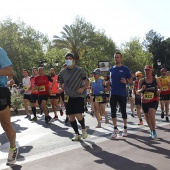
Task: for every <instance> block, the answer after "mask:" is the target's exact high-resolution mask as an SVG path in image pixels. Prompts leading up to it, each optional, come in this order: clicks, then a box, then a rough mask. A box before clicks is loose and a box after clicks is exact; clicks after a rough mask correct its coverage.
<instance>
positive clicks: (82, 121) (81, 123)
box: [79, 117, 86, 129]
mask: <svg viewBox="0 0 170 170" xmlns="http://www.w3.org/2000/svg"><path fill="white" fill-rule="evenodd" d="M79 123H80V125H81V127H82V129H85V128H86V127H85V121H84V117H83V119H82V120H79Z"/></svg>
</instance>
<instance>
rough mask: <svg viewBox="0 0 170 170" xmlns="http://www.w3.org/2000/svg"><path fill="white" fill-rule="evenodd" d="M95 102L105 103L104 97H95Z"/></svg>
mask: <svg viewBox="0 0 170 170" xmlns="http://www.w3.org/2000/svg"><path fill="white" fill-rule="evenodd" d="M94 102H103V97H102V96H95V98H94Z"/></svg>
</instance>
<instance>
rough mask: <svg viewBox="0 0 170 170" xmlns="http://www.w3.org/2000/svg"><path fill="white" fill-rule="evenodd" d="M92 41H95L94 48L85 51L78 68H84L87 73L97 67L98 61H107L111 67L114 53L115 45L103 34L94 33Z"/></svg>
mask: <svg viewBox="0 0 170 170" xmlns="http://www.w3.org/2000/svg"><path fill="white" fill-rule="evenodd" d="M93 39H95V43H94V44H95V47H88V48H87V49H86V53H85V54H84V56H83V58H82V59H81V63H80V66H82V67H83V68H85V70H87V72H88V73H90V72H91V71H93V70H94V69H95V68H97V67H98V62H99V61H109V62H110V66H111V65H113V64H114V60H113V56H114V53H115V51H116V45H115V43H114V42H113V40H112V39H110V38H108V37H107V36H106V35H105V33H104V32H100V31H97V32H95V35H94V37H93Z"/></svg>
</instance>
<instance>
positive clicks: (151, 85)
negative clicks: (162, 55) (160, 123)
mask: <svg viewBox="0 0 170 170" xmlns="http://www.w3.org/2000/svg"><path fill="white" fill-rule="evenodd" d="M144 71H145V78H142V79H141V80H140V81H139V87H138V90H137V94H139V95H140V94H142V97H141V99H142V109H143V112H144V114H145V118H146V121H147V124H148V126H149V127H150V130H151V133H150V136H151V137H152V138H153V139H157V133H156V130H155V123H156V122H155V114H156V110H157V108H158V101H159V94H160V91H161V84H160V81H159V80H158V79H157V78H155V77H153V76H152V71H153V68H152V66H149V65H147V66H145V68H144Z"/></svg>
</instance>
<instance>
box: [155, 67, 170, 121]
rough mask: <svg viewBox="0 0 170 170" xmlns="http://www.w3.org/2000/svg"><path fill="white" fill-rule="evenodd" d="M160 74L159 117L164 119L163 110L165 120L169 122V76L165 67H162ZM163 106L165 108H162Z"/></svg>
mask: <svg viewBox="0 0 170 170" xmlns="http://www.w3.org/2000/svg"><path fill="white" fill-rule="evenodd" d="M160 71H161V76H160V77H158V79H159V81H160V83H161V86H162V88H161V93H160V104H161V111H162V113H161V118H162V119H164V111H165V113H166V121H167V122H169V118H168V113H169V100H170V77H169V76H167V70H166V68H162V69H161V70H160ZM164 108H165V110H164Z"/></svg>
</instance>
